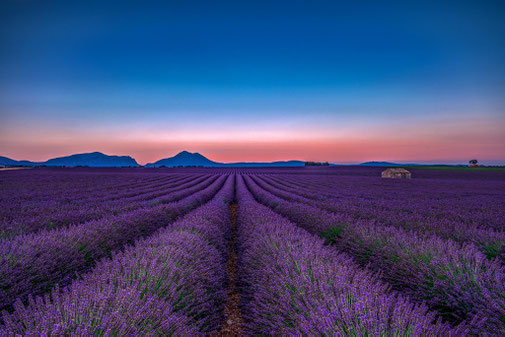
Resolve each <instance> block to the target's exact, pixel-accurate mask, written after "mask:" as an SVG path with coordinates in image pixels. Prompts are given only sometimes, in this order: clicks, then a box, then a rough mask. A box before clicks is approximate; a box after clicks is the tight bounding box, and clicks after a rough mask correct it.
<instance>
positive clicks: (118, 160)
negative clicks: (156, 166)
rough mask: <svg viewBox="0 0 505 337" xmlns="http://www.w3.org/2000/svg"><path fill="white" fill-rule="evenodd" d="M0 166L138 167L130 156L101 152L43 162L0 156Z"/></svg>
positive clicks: (73, 155)
mask: <svg viewBox="0 0 505 337" xmlns="http://www.w3.org/2000/svg"><path fill="white" fill-rule="evenodd" d="M0 165H5V166H55V167H76V166H88V167H138V166H140V165H139V164H138V163H137V161H136V160H135V159H133V158H132V157H130V156H116V155H106V154H103V153H101V152H89V153H78V154H72V155H69V156H63V157H57V158H51V159H48V160H46V161H43V162H32V161H28V160H14V159H11V158H7V157H3V156H0Z"/></svg>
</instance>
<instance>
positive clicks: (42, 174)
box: [0, 169, 167, 202]
mask: <svg viewBox="0 0 505 337" xmlns="http://www.w3.org/2000/svg"><path fill="white" fill-rule="evenodd" d="M14 173H15V174H12V175H6V174H5V172H4V173H3V174H2V175H0V184H1V185H2V186H3V188H5V191H6V192H9V194H13V195H16V196H17V197H19V198H21V199H22V200H23V201H25V202H26V201H31V200H37V199H49V200H51V199H52V198H54V197H58V196H60V195H62V194H63V195H65V197H68V198H74V197H79V193H84V194H85V195H100V194H101V193H104V192H107V190H108V189H110V188H114V189H115V190H118V191H121V190H123V189H128V188H135V187H139V186H141V185H145V184H149V183H154V182H156V181H162V180H164V179H166V178H167V175H161V174H159V173H158V174H149V175H145V174H125V173H124V172H121V171H112V172H108V173H106V174H103V172H96V173H93V172H92V171H91V172H88V171H85V172H81V171H76V170H65V171H61V170H53V169H52V170H41V169H34V170H22V171H17V172H14ZM48 186H50V187H51V188H49V189H48V188H47V187H48ZM69 187H75V189H74V193H73V194H70V193H69V191H68V189H69Z"/></svg>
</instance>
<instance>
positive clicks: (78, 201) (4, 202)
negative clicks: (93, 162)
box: [0, 177, 191, 227]
mask: <svg viewBox="0 0 505 337" xmlns="http://www.w3.org/2000/svg"><path fill="white" fill-rule="evenodd" d="M190 179H191V177H190V178H189V179H188V180H190ZM54 180H55V181H56V180H57V177H54ZM95 183H96V184H99V183H100V181H99V180H97V181H96V182H95ZM177 185H181V184H180V183H179V184H178V183H177V182H174V183H164V184H162V185H161V187H160V188H163V187H164V188H170V187H175V186H177ZM49 186H51V185H49ZM47 187H48V186H46V187H45V189H48V188H47ZM151 187H152V185H150V184H147V185H146V186H144V187H137V188H136V191H135V192H134V193H131V192H130V193H124V192H123V193H120V191H118V190H116V189H115V188H109V189H108V190H107V191H105V192H102V193H101V194H100V195H93V196H89V195H88V196H86V197H82V194H81V193H79V185H72V184H68V185H67V190H66V191H62V192H61V193H60V194H58V195H57V196H54V195H51V194H49V195H48V196H47V197H46V198H37V199H36V200H32V201H27V200H25V198H26V195H29V194H30V193H32V192H33V191H34V190H35V189H34V190H33V191H32V192H23V194H20V193H21V192H17V194H16V193H14V192H12V193H11V194H10V195H9V197H2V198H0V206H1V207H2V209H1V210H0V219H1V223H2V225H3V226H6V225H7V224H8V223H9V222H16V223H21V224H22V223H23V221H22V220H23V218H24V219H29V218H30V217H32V218H35V217H36V216H37V215H39V212H40V211H42V212H43V213H48V217H50V216H51V213H55V212H58V211H59V212H64V211H70V212H72V211H76V210H78V211H80V208H81V207H82V206H86V205H87V204H96V203H103V202H111V201H114V200H115V199H121V198H126V197H134V196H136V195H139V194H142V193H146V192H151V193H153V192H154V191H151ZM64 192H68V193H64ZM79 195H81V197H79ZM85 195H86V194H85ZM104 197H105V199H104ZM26 227H28V226H26Z"/></svg>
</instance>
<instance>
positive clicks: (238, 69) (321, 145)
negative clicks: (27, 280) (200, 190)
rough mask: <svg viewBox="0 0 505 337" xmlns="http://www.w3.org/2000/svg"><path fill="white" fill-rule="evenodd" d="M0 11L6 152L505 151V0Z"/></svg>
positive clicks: (456, 156) (56, 5)
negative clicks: (307, 144) (298, 145)
mask: <svg viewBox="0 0 505 337" xmlns="http://www.w3.org/2000/svg"><path fill="white" fill-rule="evenodd" d="M0 13H1V14H0V50H1V53H0V109H1V110H0V122H1V125H2V126H0V133H2V134H3V135H4V136H3V137H2V136H0V152H1V153H0V154H3V155H10V156H13V157H16V158H21V157H23V158H29V159H42V157H48V156H51V155H54V154H66V153H68V152H69V151H70V152H75V151H86V150H89V151H93V150H102V151H109V152H122V153H130V154H132V153H133V154H136V156H137V157H139V159H140V161H150V160H151V159H152V160H154V159H157V158H159V157H163V156H166V154H172V152H174V151H175V152H177V150H179V149H181V150H182V148H181V147H188V146H189V147H191V148H190V149H188V150H195V151H197V150H198V151H202V152H205V153H204V154H206V153H207V154H208V153H209V152H210V153H211V154H212V155H213V156H214V158H215V159H222V160H228V159H229V160H234V159H237V160H241V159H271V158H274V157H275V156H276V153H277V157H279V159H282V158H281V157H293V156H295V157H296V156H297V157H298V158H302V159H314V160H329V161H334V162H339V161H340V162H350V161H360V160H371V159H395V160H402V159H405V160H413V159H415V160H419V161H430V160H438V161H440V160H445V161H447V162H458V161H464V160H466V158H467V157H469V156H470V157H474V156H480V157H482V158H484V159H486V160H488V161H489V162H490V163H491V162H498V161H500V162H505V150H504V148H505V136H503V134H505V131H504V130H505V123H504V121H505V113H504V111H505V109H504V108H505V104H504V103H505V101H504V99H503V96H505V95H504V92H505V91H504V89H505V80H504V79H505V19H504V18H505V2H504V1H474V2H464V1H454V2H453V1H451V2H443V1H437V2H432V3H430V2H428V1H420V2H412V1H395V2H387V1H348V2H338V1H310V2H309V1H286V2H280V1H265V2H262V1H253V2H241V1H229V2H220V1H216V2H213V1H201V2H197V1H180V2H170V1H165V2H149V1H133V2H126V1H121V2H119V1H118V2H104V1H97V2H95V1H82V2H77V1H75V2H74V1H71V2H70V1H61V2H51V1H22V0H19V1H2V2H1V3H0ZM500 131H504V132H503V134H502V133H501V132H500ZM19 135H24V137H23V139H17V136H19ZM93 139H94V140H96V142H93V141H92V140H93ZM427 139H429V140H430V141H429V142H427ZM469 139H470V140H471V144H466V143H464V142H469ZM307 141H310V142H312V143H313V147H307V148H305V147H300V148H299V152H296V148H290V147H289V146H284V145H282V144H287V143H292V142H295V143H296V142H301V143H305V142H307ZM230 142H236V143H237V145H236V147H230V145H229V143H230ZM255 143H256V144H257V146H256V147H255V145H254V144H255ZM379 143H380V144H382V146H377V144H379ZM398 143H403V144H409V145H408V149H405V148H393V147H394V146H393V145H392V144H398ZM477 143H478V144H477ZM142 144H144V145H143V146H141V145H142ZM244 144H246V145H247V146H246V145H244ZM360 144H361V146H360ZM437 144H440V146H437ZM448 144H449V145H448ZM372 145H374V146H375V147H374V146H372ZM97 147H99V148H97ZM337 147H338V148H339V149H342V148H347V150H346V151H344V150H339V151H336V150H335V148H337ZM427 147H428V148H429V149H430V151H426V149H427ZM272 149H276V150H275V151H274V150H272ZM332 149H333V150H332ZM360 149H361V150H360ZM269 151H270V152H272V153H270V154H268V152H269ZM356 151H357V152H356ZM360 151H361V152H360ZM356 153H358V154H359V153H361V155H356ZM239 154H242V156H244V158H242V157H239ZM262 154H264V155H263V157H262ZM431 154H432V155H431ZM266 157H268V158H266Z"/></svg>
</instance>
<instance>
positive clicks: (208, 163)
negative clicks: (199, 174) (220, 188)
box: [146, 151, 223, 167]
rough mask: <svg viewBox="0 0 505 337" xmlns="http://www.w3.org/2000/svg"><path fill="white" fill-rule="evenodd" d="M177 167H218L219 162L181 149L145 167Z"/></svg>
mask: <svg viewBox="0 0 505 337" xmlns="http://www.w3.org/2000/svg"><path fill="white" fill-rule="evenodd" d="M161 166H166V167H177V166H204V167H219V166H223V164H221V163H216V162H214V161H212V160H210V159H207V158H205V157H204V156H202V155H201V154H199V153H197V152H195V153H191V152H188V151H182V152H180V153H178V154H176V155H175V156H173V157H170V158H165V159H160V160H158V161H157V162H155V163H151V164H146V167H161Z"/></svg>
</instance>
